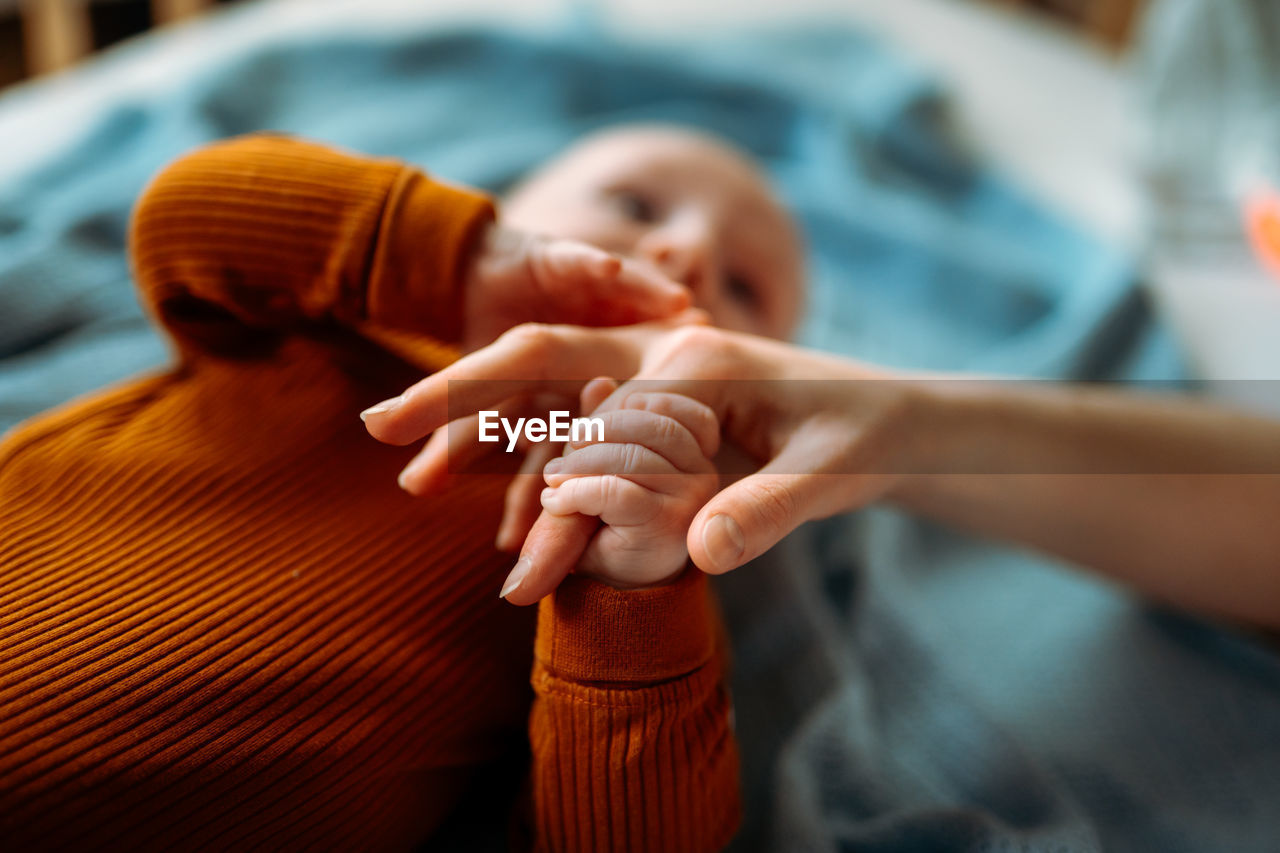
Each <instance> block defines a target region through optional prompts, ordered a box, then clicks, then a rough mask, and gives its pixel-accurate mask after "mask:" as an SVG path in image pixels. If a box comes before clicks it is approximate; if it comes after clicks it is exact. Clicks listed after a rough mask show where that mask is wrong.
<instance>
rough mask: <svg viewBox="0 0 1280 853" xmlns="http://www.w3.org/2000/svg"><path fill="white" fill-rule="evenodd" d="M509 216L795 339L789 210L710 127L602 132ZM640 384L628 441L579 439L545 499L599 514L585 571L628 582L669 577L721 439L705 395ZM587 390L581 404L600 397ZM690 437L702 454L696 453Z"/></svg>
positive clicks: (404, 481)
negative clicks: (652, 393)
mask: <svg viewBox="0 0 1280 853" xmlns="http://www.w3.org/2000/svg"><path fill="white" fill-rule="evenodd" d="M502 221H503V223H504V224H505V225H506V226H507V227H512V228H516V229H523V230H527V231H531V232H536V233H541V234H548V235H554V236H556V237H559V238H569V239H573V240H579V241H582V242H584V243H588V244H590V245H593V246H596V247H598V248H601V249H605V250H607V251H609V252H611V253H613V254H616V255H618V256H621V257H626V258H633V259H637V260H640V261H642V262H646V263H648V264H651V265H652V266H654V267H656V268H657V269H659V270H660V271H661V272H663V273H664V274H665V275H666V276H668V277H669V278H671V279H673V280H675V281H678V282H680V283H682V284H684V285H686V286H687V287H688V288H689V290H690V291H691V293H692V295H693V300H694V304H695V305H696V306H697V307H698V308H701V309H702V310H704V311H705V312H706V313H707V315H708V317H709V319H710V321H711V322H712V323H713V324H714V325H717V326H720V327H723V328H727V329H733V330H736V331H742V332H749V333H752V334H757V335H763V336H766V337H774V338H787V337H789V336H790V335H791V333H792V332H793V331H794V329H795V326H796V323H797V322H798V319H799V315H800V310H801V305H802V301H803V294H804V280H803V252H802V248H801V243H800V239H799V235H798V233H797V229H796V226H795V223H794V221H793V219H792V218H791V216H790V215H789V214H788V213H787V211H786V209H785V208H784V207H783V206H782V205H781V204H780V203H779V201H778V199H777V197H776V195H775V194H774V192H773V190H772V189H771V187H770V185H769V183H768V182H767V180H766V179H765V178H764V176H763V175H762V174H761V172H760V170H759V168H758V166H756V164H755V163H753V162H752V161H751V160H750V159H749V158H748V157H747V156H745V155H744V154H743V153H741V152H740V151H738V150H737V149H734V148H732V147H731V146H729V145H728V144H726V143H724V142H722V141H719V140H717V139H715V138H714V137H710V136H707V135H705V134H700V133H696V132H693V131H690V130H685V129H680V128H674V127H663V126H630V127H623V128H619V129H612V130H607V131H603V132H600V133H597V134H595V135H594V136H591V137H589V138H587V139H586V140H584V141H582V142H580V143H579V144H577V145H575V146H574V147H573V148H571V149H570V150H569V151H567V152H566V153H565V154H563V155H561V156H560V157H559V158H557V159H556V160H554V161H552V162H551V163H549V164H547V165H546V166H543V167H542V168H540V169H539V170H538V171H537V172H536V173H534V174H533V175H532V176H530V177H529V178H528V179H527V180H526V181H524V182H523V183H522V184H520V185H519V186H517V187H516V188H515V190H514V191H513V192H512V193H511V194H510V195H509V197H508V198H507V200H506V202H505V204H504V206H503V216H502ZM590 396H591V398H592V402H593V403H594V402H598V400H602V399H603V398H604V397H605V396H607V390H605V389H604V388H603V387H602V386H596V387H595V388H593V389H592V390H591V391H590ZM633 396H634V399H630V400H628V401H627V403H626V405H625V407H624V408H626V409H629V410H632V409H638V410H641V411H638V412H636V413H635V414H631V415H626V416H622V415H613V416H611V418H624V419H625V423H626V426H627V428H626V431H625V433H623V432H622V431H611V430H606V431H605V434H606V435H608V436H610V438H611V439H623V438H625V439H626V440H625V441H613V442H611V443H612V445H613V446H612V447H599V448H596V449H594V450H591V451H588V452H586V453H581V452H578V453H573V451H579V450H581V448H582V446H583V445H581V444H579V445H575V446H572V447H571V448H570V451H571V455H569V456H568V457H567V459H566V462H567V464H565V465H563V467H557V466H559V465H560V463H559V462H554V461H553V462H551V465H552V466H553V470H551V471H548V474H547V480H546V482H547V486H548V488H547V489H546V490H545V491H544V492H543V500H542V506H543V508H545V509H546V510H548V511H549V512H551V513H553V514H557V515H571V514H574V513H580V514H583V515H591V516H597V517H599V518H601V520H602V521H603V522H604V523H605V525H606V528H605V529H604V530H603V531H601V533H600V534H599V536H598V537H597V539H596V540H595V542H593V544H592V546H591V547H590V548H589V549H588V551H587V553H586V555H585V560H586V562H585V564H584V565H581V566H579V568H578V570H579V571H580V572H586V573H590V574H593V575H595V576H597V577H599V578H601V579H603V580H605V581H607V582H610V583H614V584H617V585H622V586H637V585H643V584H645V583H653V582H658V581H661V580H665V579H669V578H670V577H671V576H673V575H674V574H675V573H677V572H678V571H679V569H681V568H683V567H684V563H685V560H686V559H687V553H686V552H685V550H684V531H685V530H686V529H687V527H688V522H689V521H690V520H691V519H692V517H693V515H694V514H695V513H696V512H697V510H698V509H699V508H700V507H701V505H702V503H704V502H705V500H706V499H708V498H709V497H711V495H713V494H715V491H716V488H715V482H716V481H715V478H714V477H713V476H711V474H712V473H713V471H714V469H713V468H711V467H710V463H709V461H708V459H707V458H706V457H709V456H710V455H714V453H715V452H716V449H717V447H718V445H719V442H718V433H719V427H718V425H717V424H716V423H715V421H714V416H713V415H712V414H711V412H710V410H709V409H706V407H704V406H701V405H700V404H697V403H696V402H694V401H692V400H689V399H687V398H680V399H673V398H672V397H673V395H662V396H661V397H659V398H657V399H654V398H651V397H647V396H644V395H633ZM587 402H588V401H587V400H586V399H585V398H584V401H583V403H584V406H583V411H584V412H589V411H591V410H592V409H593V408H594V405H589V406H588V405H586V403H587ZM375 408H376V407H375ZM695 438H696V441H694V442H692V443H691V439H695ZM695 444H696V446H697V448H698V449H700V450H701V451H702V455H699V454H697V453H694V452H692V450H693V448H694V445H695ZM547 449H548V448H542V449H541V450H542V451H543V452H535V453H534V454H533V455H532V456H531V461H532V462H534V463H536V464H532V465H527V466H526V468H525V470H526V471H537V470H538V467H539V465H541V464H542V463H544V462H546V461H547V460H548V458H549V454H548V453H547V452H545V451H546V450H547ZM681 450H688V451H689V452H686V453H681V452H680V451H681ZM627 454H634V455H635V456H637V457H640V459H639V460H637V459H634V458H631V457H629V456H628V455H627ZM441 456H442V453H436V454H429V455H427V456H426V457H425V458H424V459H422V460H421V461H419V462H418V463H417V464H414V465H410V466H409V467H408V468H407V469H406V471H405V473H404V474H403V475H402V477H401V485H402V486H404V487H405V488H406V489H408V490H409V491H411V492H415V493H420V492H424V491H426V490H427V488H428V485H429V483H430V482H431V481H432V479H433V476H432V475H433V473H436V472H438V471H439V469H440V468H441V467H442V465H443V464H444V463H443V460H442V459H441ZM457 461H459V458H455V462H457ZM624 461H631V462H633V463H638V465H639V468H640V470H642V471H643V472H644V473H643V475H642V476H637V477H633V478H626V477H621V476H618V475H617V474H616V473H611V472H616V471H618V470H621V467H620V466H621V465H622V463H623V462H624ZM680 473H684V474H687V475H690V476H684V477H681V476H678V474H680ZM511 502H512V503H513V504H516V505H518V501H516V500H513V501H511ZM526 506H527V504H526ZM641 520H643V522H642V521H641ZM531 521H532V519H528V518H525V519H523V520H521V521H516V522H515V523H514V524H513V523H511V522H512V519H511V517H510V514H509V515H508V518H507V522H508V523H507V524H504V530H503V531H502V532H501V533H500V535H499V537H498V541H499V546H500V547H503V548H504V549H507V550H514V549H516V548H518V546H519V542H518V541H517V540H516V539H515V538H514V536H513V530H522V529H527V527H528V524H529V523H531ZM602 549H607V550H608V552H609V553H610V555H611V558H610V559H604V558H603V552H602ZM659 555H661V556H659ZM524 570H525V564H518V565H517V567H516V568H515V569H514V570H513V572H512V574H511V576H510V577H509V579H508V580H507V582H506V583H505V584H504V586H503V589H502V595H503V596H504V597H505V596H506V595H508V594H509V593H511V592H513V591H514V590H515V589H516V588H517V586H518V585H519V583H520V580H521V578H522V574H523V571H524Z"/></svg>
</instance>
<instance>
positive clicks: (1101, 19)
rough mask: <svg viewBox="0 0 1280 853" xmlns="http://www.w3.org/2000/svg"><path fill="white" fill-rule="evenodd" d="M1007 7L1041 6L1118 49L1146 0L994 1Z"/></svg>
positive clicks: (1125, 40) (1129, 33)
mask: <svg viewBox="0 0 1280 853" xmlns="http://www.w3.org/2000/svg"><path fill="white" fill-rule="evenodd" d="M994 2H996V3H998V4H1000V5H1004V6H1021V7H1028V8H1033V9H1039V10H1041V11H1043V12H1047V13H1048V14H1050V15H1052V16H1053V17H1056V18H1059V19H1062V20H1065V21H1067V22H1069V23H1071V24H1074V25H1076V26H1078V27H1080V28H1081V29H1083V30H1084V31H1085V32H1086V33H1088V34H1089V35H1091V36H1092V37H1094V38H1096V39H1098V40H1099V41H1101V42H1102V43H1104V44H1106V45H1107V46H1109V47H1112V48H1115V49H1121V48H1123V47H1125V46H1126V45H1127V44H1128V43H1129V39H1130V37H1131V36H1132V34H1133V30H1134V27H1135V26H1136V25H1137V22H1138V19H1139V17H1141V13H1142V11H1143V8H1144V7H1145V6H1146V5H1147V0H994Z"/></svg>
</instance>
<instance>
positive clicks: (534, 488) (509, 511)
mask: <svg viewBox="0 0 1280 853" xmlns="http://www.w3.org/2000/svg"><path fill="white" fill-rule="evenodd" d="M559 454H560V445H559V444H553V443H551V442H547V443H545V444H538V445H534V447H533V449H531V450H530V451H529V455H528V456H526V457H525V458H524V461H523V463H521V465H520V470H519V471H518V472H517V473H516V476H515V477H514V478H512V480H511V483H510V485H508V486H507V495H506V501H505V503H504V506H503V511H502V523H501V524H499V525H498V536H497V539H496V540H495V543H494V544H495V546H496V547H497V549H498V550H499V551H518V550H519V549H520V544H521V543H522V542H524V539H525V537H526V536H528V535H529V531H530V530H531V529H532V528H533V523H534V522H535V521H537V520H538V516H539V515H541V514H542V504H541V502H540V499H539V496H540V495H541V494H542V490H543V489H544V488H545V487H546V483H545V482H544V481H543V474H542V469H543V467H544V466H545V465H546V464H547V462H548V461H550V460H551V459H553V458H555V457H556V456H558V455H559Z"/></svg>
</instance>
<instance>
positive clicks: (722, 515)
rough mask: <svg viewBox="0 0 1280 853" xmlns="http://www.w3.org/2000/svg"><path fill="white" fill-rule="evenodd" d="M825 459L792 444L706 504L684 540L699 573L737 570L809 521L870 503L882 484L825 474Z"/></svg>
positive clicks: (807, 446)
mask: <svg viewBox="0 0 1280 853" xmlns="http://www.w3.org/2000/svg"><path fill="white" fill-rule="evenodd" d="M824 456H825V452H824V448H822V447H821V446H815V444H814V443H813V442H809V441H805V440H793V441H791V442H790V443H788V444H787V446H785V447H784V448H783V449H782V451H781V452H780V453H779V454H778V455H777V456H775V457H774V458H773V459H772V460H770V461H769V463H768V464H766V465H765V466H764V467H763V468H761V469H760V470H759V471H757V472H756V473H755V474H751V475H749V476H747V477H744V478H743V479H741V480H739V481H737V482H736V483H734V484H732V485H730V486H728V487H726V488H725V489H723V490H722V491H721V492H720V493H719V494H717V495H716V496H715V497H713V498H712V499H711V500H709V501H707V503H706V504H705V505H704V506H703V507H702V509H701V510H699V511H698V514H697V515H696V516H694V519H693V522H692V523H691V524H690V525H689V533H688V537H687V540H686V544H687V545H688V548H689V556H690V557H691V558H692V559H693V561H694V563H696V564H697V566H698V568H700V569H702V570H703V571H704V572H708V573H711V574H722V573H724V572H727V571H731V570H733V569H736V568H738V567H739V566H741V565H742V564H743V563H746V562H748V561H750V560H753V559H755V558H756V557H758V556H760V555H761V554H763V553H764V552H765V551H768V550H769V549H770V548H772V547H773V546H774V545H776V544H777V543H778V542H779V541H780V540H781V539H782V538H783V537H784V536H786V535H787V534H788V533H790V532H791V531H793V530H795V529H796V528H797V527H799V526H800V525H801V524H803V523H805V522H806V521H810V520H812V519H815V518H824V517H826V516H829V515H833V514H835V513H837V512H841V511H843V510H847V509H853V508H855V507H857V506H861V505H862V504H864V503H866V502H867V501H868V500H870V499H871V497H873V496H874V492H875V490H876V489H877V488H878V487H879V486H880V485H881V481H882V480H883V479H884V478H882V477H877V476H874V475H862V474H856V473H826V472H824V469H826V470H827V471H830V470H833V468H832V466H828V465H826V464H825V463H824V461H823V459H824ZM798 472H799V473H798ZM804 472H807V473H804Z"/></svg>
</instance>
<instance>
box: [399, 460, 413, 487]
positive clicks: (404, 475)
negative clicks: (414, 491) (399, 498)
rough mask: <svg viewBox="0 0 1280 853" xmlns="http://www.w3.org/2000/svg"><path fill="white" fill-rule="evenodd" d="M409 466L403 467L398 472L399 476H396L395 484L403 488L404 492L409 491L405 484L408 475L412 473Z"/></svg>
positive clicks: (407, 480)
mask: <svg viewBox="0 0 1280 853" xmlns="http://www.w3.org/2000/svg"><path fill="white" fill-rule="evenodd" d="M411 467H412V466H410V468H411ZM410 468H405V469H404V470H403V471H401V472H400V476H398V477H396V485H398V486H399V487H400V488H402V489H404V490H405V491H406V492H407V491H409V487H408V486H407V485H406V483H408V482H409V476H410V475H411V474H412V471H411V470H410Z"/></svg>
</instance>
